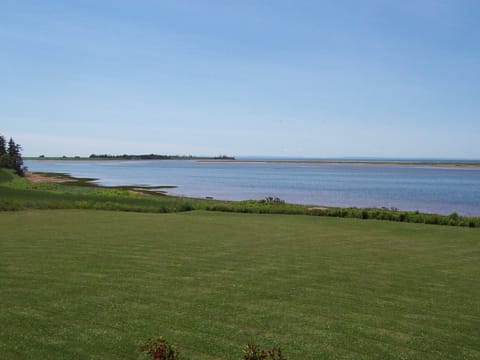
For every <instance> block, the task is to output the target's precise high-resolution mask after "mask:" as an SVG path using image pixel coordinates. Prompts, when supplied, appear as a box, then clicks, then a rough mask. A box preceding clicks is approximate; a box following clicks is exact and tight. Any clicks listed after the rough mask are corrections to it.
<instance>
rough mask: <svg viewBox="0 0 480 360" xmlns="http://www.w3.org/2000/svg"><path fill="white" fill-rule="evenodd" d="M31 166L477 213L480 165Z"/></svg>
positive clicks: (178, 189) (207, 191) (130, 181)
mask: <svg viewBox="0 0 480 360" xmlns="http://www.w3.org/2000/svg"><path fill="white" fill-rule="evenodd" d="M25 165H26V166H27V167H28V168H29V170H30V171H41V172H58V173H67V174H70V175H72V176H74V177H90V178H96V179H98V180H96V181H95V182H96V183H98V184H99V185H103V186H119V185H137V186H140V185H142V186H165V185H168V186H175V188H171V189H166V190H167V192H168V193H169V194H172V195H183V196H191V197H212V198H215V199H222V200H246V199H256V200H258V199H263V198H265V197H267V196H272V197H278V198H280V199H282V200H285V201H286V202H290V203H298V204H308V205H313V206H315V205H316V206H322V205H324V206H341V207H349V206H356V207H386V208H398V209H400V210H413V211H414V210H418V211H421V212H429V213H439V214H450V213H452V212H457V213H459V214H461V215H465V216H480V167H454V166H445V167H441V166H417V165H416V166H411V165H402V164H395V165H390V164H388V165H387V164H374V165H370V164H318V163H300V162H295V163H281V162H275V163H272V162H241V161H236V162H208V161H207V162H202V161H195V160H147V161H137V160H135V161H121V160H106V161H102V160H95V161H84V160H75V161H69V160H59V161H53V160H29V161H25Z"/></svg>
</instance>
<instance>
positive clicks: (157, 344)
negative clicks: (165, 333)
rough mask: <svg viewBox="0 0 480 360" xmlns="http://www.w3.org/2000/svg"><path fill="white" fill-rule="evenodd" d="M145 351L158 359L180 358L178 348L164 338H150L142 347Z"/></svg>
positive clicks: (170, 359)
mask: <svg viewBox="0 0 480 360" xmlns="http://www.w3.org/2000/svg"><path fill="white" fill-rule="evenodd" d="M140 350H141V351H143V353H145V354H147V355H149V356H151V358H152V359H158V360H178V359H179V355H178V350H177V348H176V347H175V346H174V345H171V344H169V343H168V342H167V340H165V339H164V338H162V337H160V338H158V339H148V340H147V341H146V342H145V344H143V345H142V346H141V347H140Z"/></svg>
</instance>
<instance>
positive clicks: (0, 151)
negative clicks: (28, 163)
mask: <svg viewBox="0 0 480 360" xmlns="http://www.w3.org/2000/svg"><path fill="white" fill-rule="evenodd" d="M0 168H7V169H13V170H15V172H16V173H17V174H18V175H20V176H24V175H25V167H24V166H23V158H22V147H21V146H20V145H19V144H17V143H15V141H14V140H13V139H12V138H10V140H9V141H8V142H7V141H6V139H5V138H4V137H3V136H2V135H0Z"/></svg>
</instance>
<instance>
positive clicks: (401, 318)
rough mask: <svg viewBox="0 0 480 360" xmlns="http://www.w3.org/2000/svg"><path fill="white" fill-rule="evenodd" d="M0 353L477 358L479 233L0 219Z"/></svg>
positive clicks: (153, 218)
mask: <svg viewBox="0 0 480 360" xmlns="http://www.w3.org/2000/svg"><path fill="white" fill-rule="evenodd" d="M0 256H1V258H0V309H1V310H0V358H1V359H140V358H141V355H140V353H139V351H138V347H139V345H140V344H141V343H142V342H143V341H144V340H146V339H147V338H148V337H153V336H158V335H163V336H164V337H166V338H167V339H168V340H169V341H171V342H174V343H177V344H178V345H179V347H180V349H181V352H182V358H183V359H232V360H233V359H239V360H240V359H241V353H242V347H243V345H244V344H245V343H247V342H248V341H249V340H250V339H251V338H254V339H256V341H257V342H259V343H260V344H262V345H263V346H264V347H267V346H271V345H281V346H282V347H283V348H284V352H285V355H287V358H288V359H289V360H300V359H301V360H305V359H312V360H313V359H422V360H423V359H479V358H480V286H479V279H480V229H477V228H475V229H470V228H460V227H447V226H434V225H423V224H407V223H398V222H397V223H396V222H386V221H375V220H369V221H362V220H357V219H337V218H328V217H314V216H301V215H297V216H288V215H259V214H229V213H221V212H204V211H192V212H183V213H171V214H145V213H126V212H107V211H94V210H28V211H17V212H0Z"/></svg>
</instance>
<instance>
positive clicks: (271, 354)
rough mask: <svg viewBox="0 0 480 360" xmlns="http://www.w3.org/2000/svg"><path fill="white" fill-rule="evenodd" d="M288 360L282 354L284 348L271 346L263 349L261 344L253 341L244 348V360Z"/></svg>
mask: <svg viewBox="0 0 480 360" xmlns="http://www.w3.org/2000/svg"><path fill="white" fill-rule="evenodd" d="M264 359H271V360H287V359H286V358H284V357H283V355H282V349H281V348H280V347H278V348H271V349H268V350H261V349H260V346H259V345H257V344H256V343H254V342H253V341H252V342H250V343H248V344H247V345H246V346H245V349H244V350H243V360H264Z"/></svg>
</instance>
